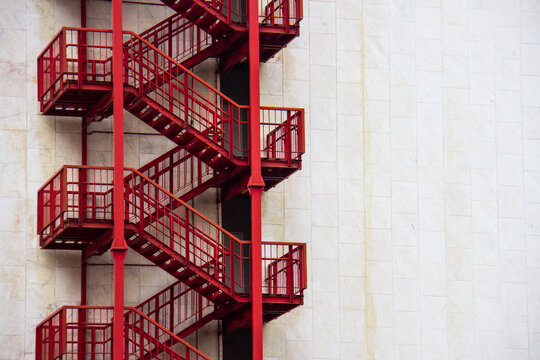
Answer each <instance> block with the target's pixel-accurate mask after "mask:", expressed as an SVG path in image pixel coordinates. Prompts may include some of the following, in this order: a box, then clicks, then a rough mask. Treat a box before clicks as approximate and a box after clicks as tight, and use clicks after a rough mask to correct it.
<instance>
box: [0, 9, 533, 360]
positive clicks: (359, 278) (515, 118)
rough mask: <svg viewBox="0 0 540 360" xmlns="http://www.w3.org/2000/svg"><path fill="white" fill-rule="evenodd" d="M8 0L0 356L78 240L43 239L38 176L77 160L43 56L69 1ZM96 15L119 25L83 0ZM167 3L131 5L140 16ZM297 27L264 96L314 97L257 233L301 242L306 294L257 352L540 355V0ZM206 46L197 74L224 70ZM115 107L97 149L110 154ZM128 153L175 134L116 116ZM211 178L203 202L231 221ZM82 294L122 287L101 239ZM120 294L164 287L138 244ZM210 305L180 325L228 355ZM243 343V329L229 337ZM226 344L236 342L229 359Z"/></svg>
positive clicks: (62, 286) (92, 133)
mask: <svg viewBox="0 0 540 360" xmlns="http://www.w3.org/2000/svg"><path fill="white" fill-rule="evenodd" d="M3 5H4V11H2V12H1V13H0V74H1V76H0V79H1V80H0V81H1V84H2V85H1V86H0V102H1V103H2V106H0V109H1V110H0V111H1V113H0V138H1V141H0V154H2V156H0V164H1V165H0V166H1V168H2V169H3V176H2V180H0V203H1V204H2V207H3V209H4V211H3V215H2V216H1V217H0V241H1V243H2V246H3V249H4V250H3V251H2V252H1V255H0V272H1V273H2V280H0V319H2V324H3V325H2V329H1V330H0V344H2V351H1V353H0V359H23V358H24V359H34V358H35V351H36V346H35V334H36V330H35V329H36V325H37V324H38V323H39V322H41V321H42V320H43V319H45V318H46V317H47V316H48V315H50V314H51V313H52V312H53V311H55V310H56V309H57V308H59V307H61V306H63V305H66V304H72V305H77V304H79V303H80V288H81V274H80V272H81V258H80V254H79V253H78V252H73V251H66V250H43V249H41V248H40V246H39V240H38V236H37V235H36V223H37V196H36V194H37V192H38V189H39V188H40V187H41V186H42V185H43V184H44V183H45V182H46V181H47V179H49V178H50V177H51V176H52V175H53V174H54V173H55V172H56V171H57V170H58V169H59V168H60V167H62V166H63V165H65V164H73V165H76V164H81V162H82V154H81V150H80V149H81V144H80V142H81V122H80V120H79V119H77V118H73V117H61V116H43V115H41V114H40V108H39V103H38V101H37V97H36V93H37V91H36V89H37V86H38V84H37V71H36V68H37V65H36V59H37V56H38V55H39V54H40V52H41V51H42V50H43V49H44V48H45V46H46V45H47V43H48V42H49V41H50V40H51V39H52V38H53V37H54V35H55V34H56V33H57V32H58V30H59V29H60V28H61V27H63V26H73V27H78V26H80V24H81V18H80V3H79V2H78V1H69V0H63V1H52V0H26V1H11V2H8V1H4V4H3ZM86 6H87V26H88V27H89V28H101V29H107V28H110V27H111V3H110V2H107V1H101V0H88V1H87V2H86ZM172 14H173V12H172V10H170V9H169V8H167V7H166V6H162V5H159V4H158V5H150V4H136V3H134V2H126V3H125V4H124V27H125V28H126V29H129V30H133V31H134V32H135V33H140V32H142V31H144V30H145V29H147V28H149V27H151V26H153V25H154V24H156V23H158V22H159V21H162V20H163V19H165V18H166V17H167V16H169V15H172ZM303 17H304V18H303V20H302V21H301V23H300V36H299V37H298V38H296V39H294V40H293V41H292V42H291V43H290V44H289V45H288V46H287V47H286V48H285V49H283V50H282V51H280V52H278V53H277V54H276V55H275V56H274V57H273V58H271V59H270V60H268V61H267V62H266V63H263V64H261V66H260V72H261V97H260V98H261V105H268V106H284V107H295V108H304V109H305V122H306V132H305V143H306V153H305V154H304V155H303V159H302V160H303V161H302V170H300V171H298V172H296V173H294V174H293V175H292V176H291V177H290V178H288V179H287V180H285V181H283V182H282V183H280V184H278V185H277V186H276V187H275V188H273V189H271V190H270V191H268V192H265V193H264V195H263V209H262V212H263V214H262V221H263V227H262V230H263V240H265V241H276V242H282V241H288V242H305V243H307V272H308V276H307V278H308V283H307V290H305V291H304V303H303V305H302V306H299V307H297V308H295V309H293V310H291V311H290V312H288V313H287V314H285V315H283V316H281V317H279V318H277V319H275V320H272V321H271V322H269V323H267V324H265V325H264V354H265V358H266V359H362V358H366V359H409V358H410V359H420V358H423V359H458V358H459V359H461V358H463V359H472V358H476V359H536V358H539V357H540V97H539V96H538V94H539V93H540V21H538V20H539V19H540V4H539V3H538V2H537V1H534V0H523V1H512V0H509V1H503V0H500V1H499V0H498V1H480V0H459V1H456V0H454V1H447V0H416V1H396V0H388V1H384V0H381V1H376V0H373V1H368V0H364V1H352V0H336V1H307V0H305V2H304V7H303ZM216 69H217V65H216V61H215V60H211V59H210V60H207V61H206V62H204V63H202V64H200V65H198V66H197V67H196V68H195V69H194V72H195V73H196V74H197V75H199V76H200V77H202V78H203V79H204V80H205V81H206V82H208V83H209V84H210V85H213V86H215V87H218V88H219V87H220V86H222V85H225V84H224V83H223V82H224V79H222V77H221V76H220V74H216ZM111 130H112V121H111V119H105V120H103V121H100V122H95V123H92V124H91V125H90V126H89V128H88V159H87V161H88V164H90V165H96V166H98V165H99V166H110V165H112V150H113V147H112V134H111ZM125 133H126V134H125V137H124V139H125V160H126V165H127V166H129V167H134V168H139V167H140V166H142V165H144V164H145V163H147V162H148V161H150V160H152V159H154V158H155V157H157V156H159V155H161V154H163V153H164V152H166V151H167V150H169V149H171V148H172V147H173V144H172V143H171V142H170V141H168V140H166V139H164V138H163V137H162V136H155V135H152V134H150V133H151V129H150V128H148V127H146V125H144V124H142V122H141V121H140V120H138V119H136V118H134V117H133V116H131V115H130V114H129V113H127V112H126V113H125ZM218 195H219V194H218V193H217V191H215V190H212V189H210V190H207V192H205V193H204V194H202V195H199V196H198V197H196V198H195V199H194V200H193V206H194V207H195V208H196V209H198V210H199V211H200V212H201V213H203V214H204V215H206V216H207V217H209V218H210V219H212V220H214V221H216V222H218V223H223V222H224V216H223V214H222V209H223V207H225V206H226V205H225V204H222V203H221V202H220V201H218V199H219V196H218ZM89 262H90V264H89V265H88V267H87V302H88V304H89V305H104V306H107V305H111V304H112V302H113V299H112V295H113V289H112V287H113V277H112V260H111V257H110V255H109V254H108V253H107V254H104V255H102V256H100V257H93V258H91V259H90V261H89ZM126 264H129V265H128V266H126V277H125V278H126V304H127V305H129V306H131V305H133V306H134V305H137V304H139V303H141V302H142V301H143V300H145V299H146V298H148V297H149V296H150V295H152V294H154V293H156V292H157V291H159V290H161V289H162V288H164V287H165V286H167V285H169V284H172V283H173V281H174V279H173V278H172V277H168V276H167V275H164V272H163V271H161V269H158V268H156V267H155V266H152V265H151V263H148V262H147V261H146V260H145V259H144V258H142V257H141V256H140V255H138V254H137V253H135V252H132V251H128V255H127V258H126ZM222 332H223V329H222V324H221V323H220V322H216V321H214V322H211V323H209V324H208V325H206V326H205V327H203V328H202V329H199V330H198V331H197V332H196V333H194V334H192V335H190V337H189V338H188V341H189V342H190V343H192V344H193V345H194V346H196V347H197V348H198V349H199V350H201V351H202V352H203V353H205V354H206V355H208V356H209V357H210V358H212V359H220V358H224V359H226V358H227V356H229V355H227V354H225V353H226V350H225V348H226V347H227V346H229V347H230V345H227V341H228V339H227V338H226V337H227V335H223V334H222ZM232 341H233V342H234V341H235V340H234V339H233V340H232ZM229 358H231V357H229Z"/></svg>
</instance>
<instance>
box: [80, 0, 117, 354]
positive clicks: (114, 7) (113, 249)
mask: <svg viewBox="0 0 540 360" xmlns="http://www.w3.org/2000/svg"><path fill="white" fill-rule="evenodd" d="M112 28H113V29H112V38H113V47H112V52H113V57H112V68H113V72H112V76H113V84H112V85H113V97H112V99H113V129H114V131H113V155H114V159H113V161H114V175H113V178H114V181H113V204H114V206H113V213H114V218H113V221H114V227H113V243H112V246H111V253H112V257H113V260H114V286H113V291H114V297H113V304H114V319H113V349H112V351H113V358H114V359H115V360H122V359H123V358H124V350H127V349H125V345H124V344H125V343H126V347H127V342H126V341H124V338H123V333H124V316H123V313H124V259H125V257H126V252H127V244H126V240H125V239H124V81H123V41H122V40H123V39H122V34H123V33H122V0H113V2H112ZM82 37H85V35H82Z"/></svg>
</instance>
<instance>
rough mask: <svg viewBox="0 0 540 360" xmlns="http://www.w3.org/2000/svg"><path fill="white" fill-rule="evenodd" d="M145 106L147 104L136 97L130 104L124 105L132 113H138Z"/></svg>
mask: <svg viewBox="0 0 540 360" xmlns="http://www.w3.org/2000/svg"><path fill="white" fill-rule="evenodd" d="M146 106H147V104H146V102H144V101H143V100H142V99H140V98H138V99H137V100H135V101H134V102H133V103H132V104H129V105H128V106H126V109H127V110H128V111H129V112H131V113H133V114H138V113H139V112H141V110H142V109H144V108H145V107H146Z"/></svg>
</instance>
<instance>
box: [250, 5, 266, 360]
mask: <svg viewBox="0 0 540 360" xmlns="http://www.w3.org/2000/svg"><path fill="white" fill-rule="evenodd" d="M258 5H259V4H258V0H250V1H249V2H248V27H249V102H250V119H249V120H250V121H249V165H250V170H251V176H250V178H249V182H248V191H249V194H250V196H251V253H250V256H251V348H252V356H251V358H252V359H254V360H262V359H263V333H262V324H263V304H262V258H261V252H262V249H261V247H262V245H261V241H262V226H261V221H262V220H261V219H262V214H261V197H262V193H263V190H264V181H263V178H262V176H261V151H260V149H261V144H260V142H261V139H260V118H259V117H260V84H259V78H260V77H259V8H258Z"/></svg>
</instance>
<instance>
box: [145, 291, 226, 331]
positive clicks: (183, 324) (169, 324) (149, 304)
mask: <svg viewBox="0 0 540 360" xmlns="http://www.w3.org/2000/svg"><path fill="white" fill-rule="evenodd" d="M136 308H137V309H138V310H139V311H140V312H142V313H143V314H145V315H146V316H147V317H149V318H150V319H152V320H154V321H155V322H157V323H159V324H161V325H162V326H163V327H165V328H166V329H168V330H169V331H171V332H173V333H175V334H178V333H180V332H181V331H183V330H185V329H186V328H188V327H189V326H192V325H195V324H197V323H198V322H199V321H201V319H202V318H203V317H205V316H207V315H209V314H211V313H212V312H213V311H214V310H215V307H214V304H213V303H212V302H211V301H209V300H208V299H206V298H205V297H203V296H202V295H201V294H199V293H197V292H196V291H194V290H192V289H191V288H189V287H188V286H187V285H185V284H184V283H182V282H180V281H177V282H175V283H174V284H172V285H170V286H168V287H166V288H165V289H163V290H161V291H160V292H158V293H157V294H154V295H152V296H151V297H150V298H148V299H147V300H145V301H144V302H142V303H141V304H139V305H137V307H136ZM203 325H204V324H203Z"/></svg>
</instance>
